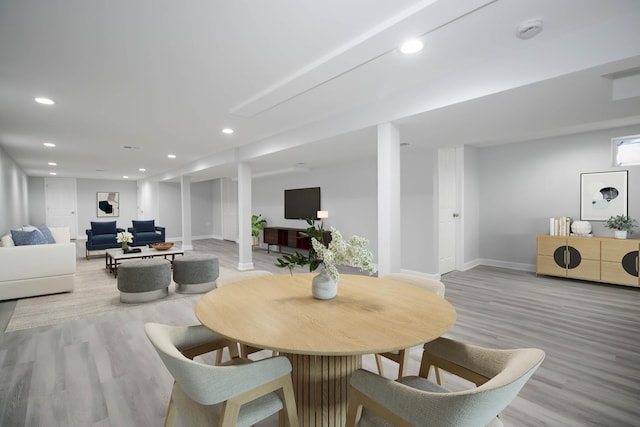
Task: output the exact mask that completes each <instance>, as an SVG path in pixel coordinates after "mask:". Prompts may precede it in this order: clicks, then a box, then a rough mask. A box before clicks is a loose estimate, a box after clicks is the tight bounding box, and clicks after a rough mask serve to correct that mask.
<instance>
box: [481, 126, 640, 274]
mask: <svg viewBox="0 0 640 427" xmlns="http://www.w3.org/2000/svg"><path fill="white" fill-rule="evenodd" d="M637 133H640V127H638V126H635V127H626V128H617V129H611V130H606V131H598V132H589V133H584V134H576V135H570V136H565V137H557V138H547V139H542V140H536V141H529V142H523V143H515V144H506V145H500V146H493V147H486V148H482V149H480V150H479V156H478V169H479V171H480V175H479V179H480V185H479V190H480V224H481V230H480V257H481V258H482V259H483V260H484V262H488V263H492V264H495V265H504V266H507V267H515V268H518V267H521V268H524V269H526V268H528V269H533V267H534V265H535V258H536V257H535V253H536V252H535V251H536V241H535V238H536V235H538V234H547V233H548V232H549V218H550V217H560V216H569V217H571V218H573V219H579V217H580V174H581V173H587V172H605V171H613V170H628V171H629V198H628V201H629V212H628V213H629V215H630V216H632V217H634V218H636V219H637V218H640V166H630V167H625V168H617V167H612V166H611V138H614V137H619V136H625V135H633V134H637ZM591 224H592V226H593V232H594V234H596V235H599V236H612V235H613V232H612V231H611V230H608V229H606V228H604V227H603V223H602V222H596V221H591ZM637 232H640V230H637V231H636V233H637Z"/></svg>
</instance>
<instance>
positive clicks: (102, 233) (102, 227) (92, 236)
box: [85, 221, 124, 259]
mask: <svg viewBox="0 0 640 427" xmlns="http://www.w3.org/2000/svg"><path fill="white" fill-rule="evenodd" d="M122 231H124V228H119V227H116V222H115V221H91V228H88V229H87V230H86V231H85V232H86V233H87V243H86V245H85V246H86V254H85V256H86V257H87V259H89V251H97V250H103V249H111V248H119V247H120V246H121V243H118V241H117V235H118V233H120V232H122Z"/></svg>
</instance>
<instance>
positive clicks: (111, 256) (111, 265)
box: [104, 246, 184, 277]
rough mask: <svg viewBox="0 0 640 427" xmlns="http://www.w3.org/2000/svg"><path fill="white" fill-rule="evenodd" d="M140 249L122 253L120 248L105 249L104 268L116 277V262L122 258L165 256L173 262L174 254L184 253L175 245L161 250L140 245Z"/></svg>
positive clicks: (118, 262)
mask: <svg viewBox="0 0 640 427" xmlns="http://www.w3.org/2000/svg"><path fill="white" fill-rule="evenodd" d="M140 249H142V250H141V251H140V252H134V253H131V252H129V253H124V251H123V250H122V249H107V250H106V252H105V256H104V264H105V268H106V269H107V270H109V272H110V273H113V277H118V264H120V262H121V261H122V260H126V259H136V258H156V257H160V256H163V257H164V258H165V259H169V258H167V257H171V259H169V261H171V263H173V260H174V259H175V257H176V255H184V250H183V249H182V248H175V247H173V248H171V249H166V250H163V251H159V250H157V249H151V248H149V247H146V246H142V247H140Z"/></svg>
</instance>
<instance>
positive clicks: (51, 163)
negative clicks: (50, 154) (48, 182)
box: [47, 162, 58, 166]
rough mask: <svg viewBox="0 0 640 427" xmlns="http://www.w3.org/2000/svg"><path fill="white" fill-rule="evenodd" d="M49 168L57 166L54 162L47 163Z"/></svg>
mask: <svg viewBox="0 0 640 427" xmlns="http://www.w3.org/2000/svg"><path fill="white" fill-rule="evenodd" d="M47 164H48V165H49V166H57V165H58V164H57V163H56V162H49V163H47Z"/></svg>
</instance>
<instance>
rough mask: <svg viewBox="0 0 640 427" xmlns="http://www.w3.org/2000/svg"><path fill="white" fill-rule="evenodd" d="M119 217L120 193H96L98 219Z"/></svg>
mask: <svg viewBox="0 0 640 427" xmlns="http://www.w3.org/2000/svg"><path fill="white" fill-rule="evenodd" d="M115 216H120V193H118V192H117V191H98V218H101V217H115Z"/></svg>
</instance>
